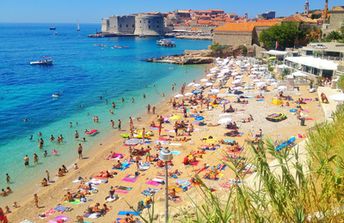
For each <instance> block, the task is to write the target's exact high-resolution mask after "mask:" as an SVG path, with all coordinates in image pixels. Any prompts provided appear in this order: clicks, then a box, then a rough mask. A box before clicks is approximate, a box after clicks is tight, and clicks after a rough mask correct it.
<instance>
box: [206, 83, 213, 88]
mask: <svg viewBox="0 0 344 223" xmlns="http://www.w3.org/2000/svg"><path fill="white" fill-rule="evenodd" d="M205 86H208V87H209V86H213V83H210V82H207V83H205Z"/></svg>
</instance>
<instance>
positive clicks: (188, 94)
mask: <svg viewBox="0 0 344 223" xmlns="http://www.w3.org/2000/svg"><path fill="white" fill-rule="evenodd" d="M184 95H185V96H186V97H189V96H192V95H193V93H191V92H187V93H185V94H184Z"/></svg>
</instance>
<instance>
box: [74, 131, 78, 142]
mask: <svg viewBox="0 0 344 223" xmlns="http://www.w3.org/2000/svg"><path fill="white" fill-rule="evenodd" d="M74 139H75V140H78V139H79V132H78V130H75V133H74Z"/></svg>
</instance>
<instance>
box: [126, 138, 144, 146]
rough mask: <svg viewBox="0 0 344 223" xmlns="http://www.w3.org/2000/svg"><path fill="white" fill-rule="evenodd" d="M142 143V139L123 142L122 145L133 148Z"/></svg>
mask: <svg viewBox="0 0 344 223" xmlns="http://www.w3.org/2000/svg"><path fill="white" fill-rule="evenodd" d="M142 142H143V140H142V139H128V140H125V142H124V144H125V145H128V146H134V145H137V144H140V143H142Z"/></svg>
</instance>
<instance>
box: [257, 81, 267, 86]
mask: <svg viewBox="0 0 344 223" xmlns="http://www.w3.org/2000/svg"><path fill="white" fill-rule="evenodd" d="M256 86H257V87H265V86H266V82H263V81H260V82H257V83H256Z"/></svg>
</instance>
